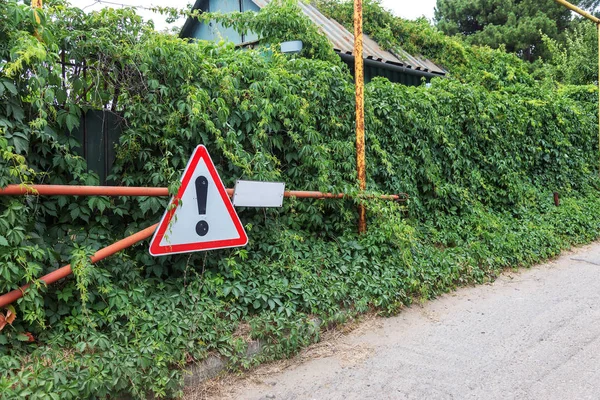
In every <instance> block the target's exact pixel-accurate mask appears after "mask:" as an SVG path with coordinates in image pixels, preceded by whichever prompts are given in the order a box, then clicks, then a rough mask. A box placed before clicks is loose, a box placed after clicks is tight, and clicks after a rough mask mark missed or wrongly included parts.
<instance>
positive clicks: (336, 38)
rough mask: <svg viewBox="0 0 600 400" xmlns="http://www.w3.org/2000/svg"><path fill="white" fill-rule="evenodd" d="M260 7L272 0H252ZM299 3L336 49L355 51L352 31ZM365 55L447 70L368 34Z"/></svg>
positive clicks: (437, 71)
mask: <svg viewBox="0 0 600 400" xmlns="http://www.w3.org/2000/svg"><path fill="white" fill-rule="evenodd" d="M252 2H253V3H254V4H256V5H257V6H258V7H260V8H263V7H265V6H266V5H267V4H269V2H270V0H252ZM298 5H299V6H300V8H301V9H302V11H303V12H304V14H306V16H307V17H308V18H310V20H311V21H313V22H314V23H315V24H316V25H317V26H318V27H319V28H320V29H321V31H322V32H323V33H324V34H325V36H327V38H328V39H329V41H330V42H331V44H332V45H333V48H334V50H336V51H337V52H340V53H344V54H352V52H353V51H354V35H353V34H352V33H350V32H349V31H348V30H347V29H346V28H344V26H343V25H341V24H340V23H339V22H337V21H335V20H332V19H330V18H327V17H326V16H325V15H323V14H322V13H321V12H320V11H319V10H318V9H317V8H316V7H314V6H312V5H310V4H305V3H303V2H302V1H299V2H298ZM363 46H364V47H363V56H364V58H367V59H371V60H375V61H379V62H383V63H388V64H392V65H398V66H400V67H404V68H410V69H414V70H416V71H423V72H430V73H434V74H440V75H444V74H445V73H446V71H444V70H443V69H442V68H440V67H438V66H437V65H435V64H434V63H432V62H431V61H429V60H423V59H421V58H418V57H414V56H411V55H410V54H408V53H407V52H405V51H403V50H400V49H399V50H397V51H396V52H394V53H391V52H389V51H386V50H383V49H382V48H381V47H380V46H379V45H378V44H377V42H375V41H374V40H373V39H371V38H370V37H369V36H368V35H363Z"/></svg>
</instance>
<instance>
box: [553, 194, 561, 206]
mask: <svg viewBox="0 0 600 400" xmlns="http://www.w3.org/2000/svg"><path fill="white" fill-rule="evenodd" d="M554 205H555V206H556V207H558V206H559V205H560V199H559V197H558V192H554Z"/></svg>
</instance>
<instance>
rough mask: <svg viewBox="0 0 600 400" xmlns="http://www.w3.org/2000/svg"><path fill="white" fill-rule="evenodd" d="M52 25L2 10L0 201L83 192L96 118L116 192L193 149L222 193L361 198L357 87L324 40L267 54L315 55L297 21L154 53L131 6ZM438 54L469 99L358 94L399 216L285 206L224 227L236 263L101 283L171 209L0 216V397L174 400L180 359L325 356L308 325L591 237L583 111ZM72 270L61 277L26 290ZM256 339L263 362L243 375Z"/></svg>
mask: <svg viewBox="0 0 600 400" xmlns="http://www.w3.org/2000/svg"><path fill="white" fill-rule="evenodd" d="M47 6H48V7H47V8H46V9H45V10H44V12H39V11H38V12H39V13H40V15H41V17H42V18H41V23H40V24H37V22H36V20H35V18H34V16H33V12H32V10H31V9H30V8H29V7H28V6H24V5H20V4H18V3H17V2H16V1H12V0H9V1H4V2H0V12H1V13H2V14H3V15H4V13H5V15H11V16H15V17H14V18H10V19H9V20H4V19H3V20H0V29H1V32H2V33H1V35H0V51H2V53H1V56H0V62H1V64H0V97H2V98H1V101H0V111H1V113H0V132H1V133H2V135H1V136H0V152H1V153H0V154H2V158H1V160H0V186H5V185H7V184H10V183H17V184H21V183H23V184H31V183H53V184H88V185H90V184H96V183H97V182H98V177H97V176H96V175H95V174H93V173H91V172H88V171H87V170H86V163H85V161H84V160H83V159H82V158H81V157H79V156H78V155H77V154H78V152H77V150H78V146H80V144H79V143H78V142H77V141H76V140H75V139H74V138H73V137H72V136H70V134H69V132H70V131H71V130H72V129H73V128H74V127H76V126H77V124H78V123H79V116H80V115H81V113H83V112H85V111H86V110H88V109H107V110H112V111H113V112H115V113H118V115H119V116H120V117H121V118H122V121H121V124H122V126H123V135H122V137H121V139H120V142H119V144H118V148H117V153H118V156H117V161H116V163H115V165H114V167H113V170H112V174H111V177H110V179H111V180H112V181H113V182H115V183H116V184H118V185H126V186H138V185H139V186H168V187H170V188H171V189H172V190H174V189H175V188H176V187H177V181H178V179H179V177H180V174H181V172H182V170H183V168H184V167H185V164H186V161H187V159H188V157H189V155H190V153H191V151H192V149H193V148H194V147H195V146H196V145H197V144H199V143H202V144H204V145H206V146H207V147H208V149H209V151H210V154H211V157H212V159H213V161H214V162H215V164H216V166H217V169H218V171H219V173H220V175H221V177H222V178H223V180H224V182H225V185H226V186H229V187H231V186H232V185H233V184H234V182H235V180H236V179H253V180H276V181H285V182H286V185H287V187H288V188H290V189H297V190H321V191H327V192H342V193H347V194H349V195H355V194H357V189H356V188H357V184H356V172H355V152H354V100H353V92H354V90H353V89H354V87H353V84H352V79H351V76H350V73H349V71H348V70H347V69H346V68H345V67H344V66H343V65H342V64H341V63H340V62H339V60H337V59H332V57H331V56H332V54H333V53H332V50H331V48H330V47H329V46H328V45H326V43H325V42H315V43H316V45H315V48H313V49H312V50H311V53H310V54H307V56H308V57H298V56H291V57H290V56H286V55H283V54H280V53H278V51H277V50H276V49H277V41H278V40H285V39H286V38H288V37H290V36H291V35H292V33H291V32H290V31H291V30H294V29H298V27H300V28H301V30H302V32H304V34H306V35H308V36H310V35H314V34H315V31H314V30H312V29H311V28H310V26H309V25H307V24H306V20H305V19H303V18H302V17H301V16H300V15H299V9H298V7H297V5H296V4H295V3H294V2H292V1H281V2H276V3H275V6H274V7H272V8H271V9H265V10H263V12H264V13H265V14H263V15H262V16H261V14H259V16H260V17H259V16H256V15H243V14H239V15H236V16H234V17H232V24H233V25H232V26H237V27H238V28H239V29H251V30H253V31H255V32H263V33H264V32H267V31H266V30H261V29H268V27H267V25H268V24H273V26H275V27H277V28H276V29H273V32H272V33H270V34H269V40H265V43H267V44H268V43H269V42H270V43H271V44H272V45H273V46H272V47H269V46H268V45H266V46H265V47H261V48H259V49H255V50H244V51H240V50H236V49H235V48H234V47H233V45H232V44H228V43H219V44H215V43H208V42H203V41H195V42H187V41H184V40H181V39H178V38H176V37H173V36H169V35H166V34H159V33H156V32H154V31H153V30H152V29H151V25H150V24H147V23H145V22H143V21H142V20H141V19H140V18H139V17H138V16H136V15H135V13H134V12H133V10H130V9H120V10H103V11H101V12H95V13H90V14H84V13H83V12H82V11H81V10H78V9H75V8H71V7H67V6H66V5H65V4H64V3H62V2H59V1H54V2H50V3H48V4H47ZM211 17H216V16H214V15H213V16H211ZM223 18H225V17H223ZM257 21H258V22H257ZM261 21H262V22H261ZM267 22H268V24H267ZM263 23H264V24H267V25H264V28H260V26H263V25H262V24H263ZM420 23H422V22H420ZM411 29H412V28H411ZM394 32H396V31H392V35H396V33H394ZM407 32H410V30H408V31H407ZM265 35H267V34H266V33H265ZM38 37H39V38H38ZM437 38H441V36H437ZM411 40H412V43H413V45H414V46H417V45H419V44H423V43H424V42H422V41H420V39H419V40H417V39H414V40H413V39H411ZM436 40H437V39H436ZM440 40H441V42H431V45H430V46H429V47H428V48H429V50H428V51H430V52H431V54H434V53H436V52H441V50H440V49H443V48H451V47H452V46H454V47H453V48H454V49H457V51H458V52H459V53H461V54H463V56H464V57H465V58H464V60H465V62H464V64H460V61H459V60H455V61H453V63H454V64H452V65H456V66H457V70H458V71H459V73H457V74H456V76H457V77H458V78H459V79H456V78H449V79H438V80H434V81H433V82H432V85H431V86H429V87H426V86H420V87H403V86H400V85H396V84H390V83H389V82H388V81H386V80H383V79H376V80H374V81H373V82H371V83H370V84H369V85H367V88H366V101H367V104H366V116H367V120H366V126H367V160H368V163H367V167H368V191H369V193H371V194H374V193H387V194H390V193H400V192H406V193H408V194H409V195H410V201H409V203H408V204H404V205H399V204H396V203H393V202H389V201H377V200H365V199H362V200H361V199H360V198H358V199H355V200H352V199H345V200H300V199H287V200H286V201H285V204H284V206H283V207H282V208H281V209H264V210H263V209H259V210H255V209H239V210H238V212H239V215H240V218H241V220H242V222H243V223H244V224H245V226H246V229H247V231H248V233H249V236H250V242H249V245H248V246H247V247H246V248H242V249H233V250H222V251H214V252H208V253H201V254H191V255H179V256H172V257H163V258H152V257H151V256H150V255H149V254H148V252H147V243H140V244H138V245H136V246H133V247H132V248H130V249H128V250H126V251H123V252H120V253H118V254H116V255H114V256H112V257H110V258H108V259H106V260H104V261H101V262H99V263H97V264H91V263H90V262H89V260H88V257H89V255H90V254H92V253H93V252H95V251H96V250H97V249H99V248H102V247H105V246H106V245H108V244H110V243H112V242H114V241H116V240H119V239H121V238H123V237H125V236H127V235H129V234H131V233H133V232H136V231H138V230H140V229H142V228H145V227H147V226H149V225H151V224H153V223H155V222H156V221H157V220H158V219H159V218H160V216H161V215H162V213H163V211H164V207H165V206H166V203H167V200H168V199H166V198H156V197H139V198H126V197H117V198H106V197H85V198H84V197H38V196H24V197H0V276H1V277H2V279H0V292H2V293H4V292H6V291H9V290H12V289H15V288H17V287H18V286H19V285H21V284H24V283H31V287H30V289H29V290H28V291H27V292H26V294H25V296H24V298H23V299H21V300H19V301H18V302H17V305H16V306H17V307H16V313H17V320H16V321H15V322H14V323H13V324H12V325H7V326H6V327H5V328H4V329H3V330H2V331H1V332H0V370H2V371H3V374H1V375H0V397H6V398H22V397H30V398H50V399H57V398H60V399H63V398H65V399H68V398H96V397H118V396H128V397H136V398H146V396H148V395H149V394H153V395H155V396H157V397H159V398H160V397H171V396H177V395H178V394H180V391H181V383H182V379H183V376H184V372H183V368H184V367H185V366H186V365H187V364H188V363H190V362H197V361H201V360H203V359H205V358H206V357H208V356H209V355H212V354H220V355H223V356H226V357H229V359H230V360H231V364H230V367H231V368H247V367H250V366H251V365H254V364H256V363H258V362H261V361H265V360H269V359H273V358H278V357H286V356H291V355H292V354H294V353H295V352H296V351H298V350H299V349H300V348H302V347H303V346H306V345H308V344H309V343H311V342H314V341H317V340H318V339H319V329H318V328H317V327H316V325H315V320H316V319H320V320H322V321H323V323H324V326H333V325H335V324H337V323H341V322H344V321H345V320H347V319H350V318H353V317H355V316H357V315H360V314H362V313H365V312H373V311H374V312H379V313H382V314H386V315H387V314H393V313H395V312H398V311H399V310H400V309H401V308H402V307H403V306H405V305H408V304H410V303H411V302H412V301H413V300H415V299H419V300H420V299H423V300H424V299H429V298H433V297H435V296H437V295H439V294H441V293H444V292H447V291H449V290H452V289H454V288H456V287H457V286H460V285H465V284H472V283H481V282H487V281H489V280H492V279H494V277H495V276H496V275H497V274H498V273H499V272H500V271H501V270H502V269H503V268H507V267H519V266H528V265H531V264H533V263H535V262H538V261H540V260H544V259H546V258H548V257H552V256H555V255H557V254H558V253H559V252H560V251H561V250H562V249H565V248H568V247H569V246H571V245H573V244H579V243H585V242H589V241H590V240H593V239H595V238H596V237H598V235H599V234H600V220H598V218H597V215H598V214H599V212H600V199H598V196H597V190H598V183H599V182H598V178H597V166H598V165H597V164H598V162H597V161H598V160H597V153H598V147H597V140H596V134H597V125H596V120H595V114H594V109H595V108H594V107H595V104H596V101H597V92H596V90H595V89H594V88H591V87H587V86H581V87H580V86H568V87H560V88H557V86H556V85H555V84H554V83H553V82H551V81H545V82H536V81H535V80H534V79H533V78H532V77H531V76H530V75H529V74H528V73H527V70H526V68H523V67H522V66H521V65H520V64H518V63H514V58H513V57H512V56H510V55H507V54H505V53H502V52H501V51H498V50H494V51H491V50H481V51H479V50H473V49H471V48H469V47H466V46H464V45H463V44H460V43H458V42H446V41H444V40H442V39H440ZM435 43H438V44H439V43H442V44H440V45H439V46H441V47H437V48H436V49H437V50H435V51H434V50H433V48H434V47H435V46H437V45H436V44H435ZM457 43H458V44H457ZM444 46H448V47H444ZM425 50H426V48H424V50H423V53H425ZM437 54H441V53H437ZM467 58H468V61H467ZM62 62H64V63H65V67H64V68H63V64H62ZM483 65H485V66H486V69H487V70H486V71H482V69H481V66H483ZM453 74H454V73H453ZM553 192H559V193H560V195H561V206H560V207H555V206H554V205H553V201H552V193H553ZM359 202H365V203H366V205H367V207H368V219H369V220H368V224H369V229H368V233H367V234H365V235H358V234H357V233H356V219H357V215H356V205H357V203H359ZM69 262H70V263H71V265H72V269H73V273H74V274H73V276H72V277H70V278H67V279H64V280H62V281H60V282H58V283H57V284H55V285H51V286H46V285H45V284H44V283H43V282H41V281H39V280H36V277H39V276H41V275H43V274H44V273H47V272H49V271H52V270H54V269H56V268H58V267H60V266H62V265H65V264H67V263H69ZM0 312H3V310H0ZM30 335H31V336H30ZM31 337H33V341H31ZM249 338H252V339H261V340H262V341H263V342H264V343H266V347H265V351H264V352H263V353H261V354H260V355H258V356H256V357H249V356H248V355H247V353H246V344H247V341H248V339H249Z"/></svg>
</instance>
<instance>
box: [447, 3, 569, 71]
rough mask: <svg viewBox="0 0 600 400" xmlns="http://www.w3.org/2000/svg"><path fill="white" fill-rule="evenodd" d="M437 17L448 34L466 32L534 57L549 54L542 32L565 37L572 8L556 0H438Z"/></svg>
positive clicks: (492, 44)
mask: <svg viewBox="0 0 600 400" xmlns="http://www.w3.org/2000/svg"><path fill="white" fill-rule="evenodd" d="M575 3H577V2H575ZM435 21H436V23H437V26H438V28H439V29H441V30H442V31H443V32H444V33H446V34H448V35H457V34H462V35H464V36H465V38H466V40H467V41H468V42H469V43H471V44H475V45H483V46H490V47H492V48H499V47H501V46H504V47H505V48H506V50H507V51H510V52H515V53H517V55H519V56H520V57H521V58H523V59H524V60H528V61H533V60H535V59H537V58H540V57H541V58H547V57H548V48H547V46H546V45H545V43H544V41H543V40H542V35H546V36H547V37H549V38H551V39H554V40H558V41H559V42H560V43H562V42H563V41H564V37H563V33H564V32H565V30H566V29H567V27H568V26H569V24H570V23H571V12H570V11H569V10H568V9H566V8H565V7H563V6H561V5H559V4H557V3H555V2H554V1H553V0H512V1H505V0H475V1H473V0H438V1H437V5H436V9H435Z"/></svg>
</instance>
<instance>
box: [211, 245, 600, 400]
mask: <svg viewBox="0 0 600 400" xmlns="http://www.w3.org/2000/svg"><path fill="white" fill-rule="evenodd" d="M599 338H600V243H595V244H592V245H589V246H586V247H582V248H579V249H577V250H575V251H573V252H569V253H565V254H564V255H563V256H561V257H560V258H558V259H556V260H554V261H552V262H549V263H547V264H543V265H539V266H536V267H534V268H531V269H528V270H520V271H518V272H514V271H513V272H509V273H505V274H503V275H502V276H501V277H500V278H498V279H497V280H496V281H495V282H494V283H493V284H489V285H482V286H478V287H472V288H464V289H460V290H458V291H457V292H454V293H451V294H448V295H445V296H443V297H441V298H439V299H437V300H434V301H431V302H427V303H426V304H424V305H423V306H419V305H417V306H413V307H411V308H408V309H406V310H404V311H403V312H401V313H400V314H399V315H398V316H397V317H393V318H378V319H375V320H370V321H368V322H367V323H366V324H364V325H363V326H362V327H359V329H357V330H355V331H353V332H351V333H349V334H347V335H346V334H339V335H338V337H337V338H334V339H330V340H327V341H326V342H325V343H322V344H319V345H317V346H318V347H317V349H319V351H314V350H313V351H312V352H313V353H314V356H311V350H310V349H309V350H308V351H307V352H305V353H304V354H303V355H302V356H301V357H298V358H297V359H296V360H292V362H291V363H290V362H288V363H286V364H282V365H283V366H281V365H280V367H279V368H277V367H273V366H271V367H269V366H265V367H261V368H259V369H258V370H257V371H254V372H253V373H250V374H249V375H247V376H246V377H244V378H242V379H235V380H233V381H222V384H225V385H226V386H227V387H226V388H223V387H221V390H219V391H218V394H219V397H221V398H223V397H224V398H231V399H600V340H599ZM324 350H325V351H324ZM223 389H225V390H223Z"/></svg>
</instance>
